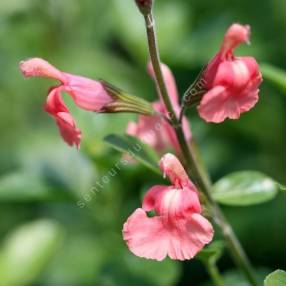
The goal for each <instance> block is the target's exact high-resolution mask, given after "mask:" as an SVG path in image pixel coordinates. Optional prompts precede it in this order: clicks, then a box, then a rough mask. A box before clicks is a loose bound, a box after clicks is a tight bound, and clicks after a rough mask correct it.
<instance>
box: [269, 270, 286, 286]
mask: <svg viewBox="0 0 286 286" xmlns="http://www.w3.org/2000/svg"><path fill="white" fill-rule="evenodd" d="M285 285H286V271H283V270H276V271H274V272H272V273H271V274H269V275H268V276H267V277H266V278H265V280H264V286H285Z"/></svg>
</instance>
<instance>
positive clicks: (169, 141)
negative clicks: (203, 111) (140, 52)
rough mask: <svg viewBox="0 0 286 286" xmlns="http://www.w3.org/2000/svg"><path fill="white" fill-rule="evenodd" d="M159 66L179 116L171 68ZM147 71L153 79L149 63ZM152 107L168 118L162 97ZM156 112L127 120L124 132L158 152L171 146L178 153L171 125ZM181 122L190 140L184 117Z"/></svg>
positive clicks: (164, 150) (187, 125)
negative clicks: (132, 120) (131, 120)
mask: <svg viewBox="0 0 286 286" xmlns="http://www.w3.org/2000/svg"><path fill="white" fill-rule="evenodd" d="M161 68H162V72H163V76H164V80H165V82H166V86H167V89H168V93H169V96H170V99H171V101H172V104H173V107H174V110H175V112H176V114H177V116H179V113H180V104H179V98H178V91H177V86H176V82H175V79H174V76H173V74H172V72H171V70H170V69H169V68H168V67H167V66H166V65H165V64H161ZM148 72H149V74H150V75H151V77H152V78H153V79H154V80H155V75H154V70H153V67H152V64H151V63H149V64H148ZM153 108H154V110H156V111H157V112H158V114H159V113H161V114H164V115H165V116H166V117H168V118H169V114H168V111H167V109H166V107H165V105H164V103H163V100H162V99H160V100H159V101H156V102H154V103H153ZM158 114H157V115H153V116H144V115H140V116H139V119H138V123H136V122H129V124H128V126H127V130H126V133H127V134H128V135H131V136H135V137H138V138H139V139H140V140H142V141H143V142H144V143H146V144H148V145H150V146H151V147H153V148H154V149H155V150H156V151H157V152H158V153H159V154H163V153H164V152H166V151H167V150H169V149H170V148H173V149H174V150H175V151H176V152H177V153H179V150H180V148H179V143H178V140H177V137H176V133H175V131H174V129H173V127H172V126H171V125H170V124H169V123H168V122H167V121H166V120H165V119H164V118H162V116H160V115H158ZM182 124H183V130H184V133H185V136H186V139H187V140H188V141H190V140H191V131H190V126H189V123H188V121H187V119H186V118H185V117H184V118H183V123H182Z"/></svg>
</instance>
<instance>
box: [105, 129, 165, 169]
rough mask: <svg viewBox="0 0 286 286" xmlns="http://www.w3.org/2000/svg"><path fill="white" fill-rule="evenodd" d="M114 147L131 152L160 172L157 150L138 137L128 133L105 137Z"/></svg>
mask: <svg viewBox="0 0 286 286" xmlns="http://www.w3.org/2000/svg"><path fill="white" fill-rule="evenodd" d="M104 140H105V141H106V142H107V143H108V144H110V145H111V146H112V147H113V148H114V149H116V150H118V151H120V152H123V153H127V154H129V155H130V156H131V157H133V158H134V159H136V160H138V161H139V162H140V163H142V164H143V165H145V166H146V167H147V168H149V169H151V170H152V171H154V172H156V173H159V174H160V171H159V168H158V162H159V158H158V156H157V154H156V153H155V151H154V150H153V149H152V148H151V147H149V146H148V145H146V144H144V143H142V142H141V141H139V140H138V139H137V138H135V137H132V136H127V135H115V134H111V135H108V136H106V137H105V138H104Z"/></svg>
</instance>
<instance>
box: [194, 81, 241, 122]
mask: <svg viewBox="0 0 286 286" xmlns="http://www.w3.org/2000/svg"><path fill="white" fill-rule="evenodd" d="M198 111H199V114H200V116H201V117H202V118H203V119H204V120H205V121H207V122H214V123H220V122H222V121H224V120H225V119H226V118H227V117H229V118H232V119H237V118H239V116H240V110H239V106H238V104H237V102H236V101H235V99H234V97H231V95H230V94H229V93H228V92H227V90H226V88H225V87H224V86H216V87H214V88H212V89H211V90H210V91H208V92H207V93H206V94H205V95H204V96H203V98H202V100H201V102H200V105H199V106H198Z"/></svg>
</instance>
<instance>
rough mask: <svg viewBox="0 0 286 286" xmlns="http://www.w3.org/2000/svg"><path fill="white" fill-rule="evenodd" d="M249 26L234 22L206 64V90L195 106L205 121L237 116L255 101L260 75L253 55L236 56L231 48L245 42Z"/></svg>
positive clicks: (246, 41) (260, 80)
mask: <svg viewBox="0 0 286 286" xmlns="http://www.w3.org/2000/svg"><path fill="white" fill-rule="evenodd" d="M249 35H250V27H249V26H242V25H240V24H233V25H232V26H231V27H230V28H229V29H228V31H227V32H226V34H225V37H224V40H223V43H222V46H221V49H220V51H219V53H218V54H217V55H216V56H215V57H214V58H213V60H211V61H210V63H209V64H208V65H207V67H206V69H205V71H204V73H203V76H202V79H203V82H204V89H205V90H206V93H205V94H204V95H203V98H202V100H201V102H200V104H199V106H198V111H199V114H200V116H201V117H202V118H203V119H204V120H206V121H207V122H215V123H219V122H222V121H224V120H225V119H226V118H230V119H238V118H239V117H240V114H241V113H243V112H246V111H249V110H250V109H251V108H252V107H254V105H255V104H256V103H257V101H258V93H259V89H258V87H259V85H260V84H261V82H262V75H261V73H260V71H259V66H258V64H257V62H256V60H255V59H254V58H253V57H236V56H234V54H233V51H234V49H235V48H236V47H237V46H238V45H239V44H241V43H248V42H249Z"/></svg>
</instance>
